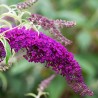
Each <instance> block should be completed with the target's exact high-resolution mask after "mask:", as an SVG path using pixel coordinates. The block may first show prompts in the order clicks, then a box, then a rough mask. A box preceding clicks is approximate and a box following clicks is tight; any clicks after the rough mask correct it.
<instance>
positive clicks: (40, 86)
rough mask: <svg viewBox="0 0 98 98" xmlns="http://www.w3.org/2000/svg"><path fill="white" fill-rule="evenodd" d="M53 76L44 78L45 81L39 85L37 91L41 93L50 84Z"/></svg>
mask: <svg viewBox="0 0 98 98" xmlns="http://www.w3.org/2000/svg"><path fill="white" fill-rule="evenodd" d="M55 76H56V75H55V74H53V75H51V76H50V77H48V78H46V79H45V80H43V81H42V82H41V83H40V84H39V88H38V91H41V92H43V91H44V90H45V89H46V88H47V87H48V85H49V84H50V82H51V81H52V80H53V79H54V78H55Z"/></svg>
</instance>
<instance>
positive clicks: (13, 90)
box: [0, 0, 98, 98]
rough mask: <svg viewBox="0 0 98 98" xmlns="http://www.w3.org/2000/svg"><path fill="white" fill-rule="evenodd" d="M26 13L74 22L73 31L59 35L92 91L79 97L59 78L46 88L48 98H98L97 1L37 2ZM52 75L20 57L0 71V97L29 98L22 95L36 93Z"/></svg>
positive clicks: (7, 1) (3, 0) (10, 0)
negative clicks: (10, 65)
mask: <svg viewBox="0 0 98 98" xmlns="http://www.w3.org/2000/svg"><path fill="white" fill-rule="evenodd" d="M21 1H23V0H0V3H1V4H3V3H4V4H8V5H11V4H16V3H19V2H21ZM29 10H30V11H32V13H39V14H42V15H44V16H47V17H48V18H51V19H65V20H74V21H76V22H77V25H76V26H75V27H73V28H64V29H62V33H63V35H65V36H66V37H67V38H69V39H70V40H72V41H73V43H72V44H71V45H70V46H67V48H68V49H69V51H71V52H73V53H74V54H75V58H76V59H77V61H78V62H79V63H80V65H81V67H82V73H83V77H84V80H85V82H86V84H87V85H88V86H89V87H90V88H91V89H92V90H93V91H94V96H92V97H88V96H85V97H81V96H79V95H78V94H76V93H74V91H72V90H71V89H70V88H69V87H68V85H67V84H66V81H65V79H64V78H63V77H62V76H59V75H58V76H57V77H56V78H55V79H54V80H53V81H52V82H51V84H50V85H49V87H48V88H47V89H46V91H47V92H49V96H48V98H98V0H39V1H38V3H36V4H35V5H34V6H33V7H31V8H29ZM17 57H18V56H17ZM52 73H54V72H53V71H52V70H51V69H47V68H45V67H44V64H43V65H41V64H34V63H28V62H27V61H26V60H24V59H22V58H21V59H20V58H19V60H18V61H17V62H16V63H15V64H14V65H13V66H12V67H11V68H10V69H9V70H8V71H6V72H0V98H31V97H26V96H24V94H26V93H30V92H34V93H37V88H38V84H39V83H40V82H41V81H42V80H43V79H45V78H47V77H48V76H50V75H51V74H52ZM42 98H44V97H42Z"/></svg>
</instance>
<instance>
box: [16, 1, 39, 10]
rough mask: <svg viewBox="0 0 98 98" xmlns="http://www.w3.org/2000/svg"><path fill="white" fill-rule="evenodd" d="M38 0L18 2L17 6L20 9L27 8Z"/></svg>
mask: <svg viewBox="0 0 98 98" xmlns="http://www.w3.org/2000/svg"><path fill="white" fill-rule="evenodd" d="M37 1H38V0H27V1H25V2H21V3H19V4H17V8H18V9H20V10H22V9H26V8H28V7H31V6H32V5H33V4H34V3H36V2H37Z"/></svg>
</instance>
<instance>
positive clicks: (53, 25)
mask: <svg viewBox="0 0 98 98" xmlns="http://www.w3.org/2000/svg"><path fill="white" fill-rule="evenodd" d="M29 21H31V22H33V24H38V25H40V26H41V27H42V28H43V29H44V30H48V31H49V32H50V33H51V34H52V35H53V36H54V38H55V39H56V40H57V41H59V42H60V43H63V44H64V45H65V46H67V45H69V44H71V43H72V42H71V41H70V40H69V39H67V38H66V37H65V36H63V35H62V33H61V32H60V28H63V27H73V26H74V25H76V23H75V22H74V21H65V20H50V19H48V18H47V17H44V16H41V15H39V14H33V15H31V17H30V18H29Z"/></svg>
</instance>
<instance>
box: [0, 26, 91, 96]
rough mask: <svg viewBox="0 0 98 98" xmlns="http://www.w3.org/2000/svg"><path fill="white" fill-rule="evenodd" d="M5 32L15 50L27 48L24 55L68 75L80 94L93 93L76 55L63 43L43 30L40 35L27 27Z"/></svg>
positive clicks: (68, 78)
mask: <svg viewBox="0 0 98 98" xmlns="http://www.w3.org/2000/svg"><path fill="white" fill-rule="evenodd" d="M5 30H6V29H5V28H2V29H0V33H2V32H3V31H5ZM5 34H6V35H5V36H6V38H7V39H9V40H8V42H9V44H10V46H11V48H12V49H14V50H15V52H18V51H19V50H21V49H26V53H25V55H23V56H24V58H25V59H26V60H28V61H29V62H35V63H37V62H40V63H46V67H51V68H52V69H53V70H54V71H55V72H56V73H58V74H61V75H62V76H64V77H66V80H67V82H68V84H69V86H70V87H71V88H72V89H73V90H74V91H75V92H77V93H79V94H80V95H89V96H92V95H93V92H92V91H91V90H90V89H89V88H88V87H87V86H86V84H85V83H84V80H83V77H82V72H81V68H80V65H79V64H78V62H77V61H76V60H75V59H74V55H73V54H72V53H71V52H68V50H67V49H66V48H65V47H64V46H63V45H62V44H60V43H59V42H57V41H55V40H53V39H52V38H50V37H48V36H46V35H45V34H43V33H41V32H40V34H39V36H38V34H37V32H36V31H34V30H33V29H26V28H25V27H21V28H15V29H13V30H10V31H8V32H6V33H5ZM0 45H1V44H0ZM0 47H2V45H1V46H0Z"/></svg>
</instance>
